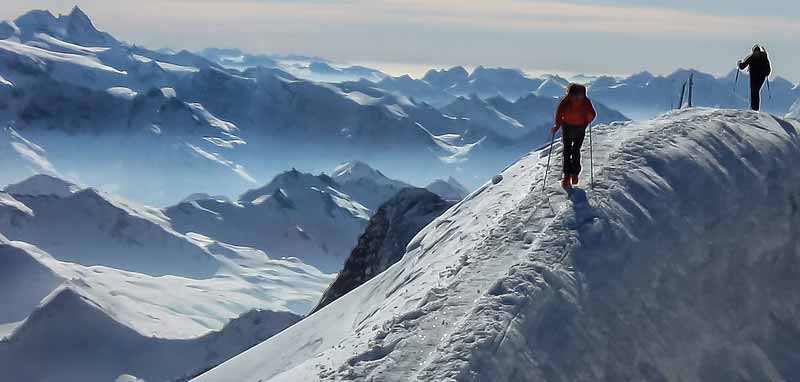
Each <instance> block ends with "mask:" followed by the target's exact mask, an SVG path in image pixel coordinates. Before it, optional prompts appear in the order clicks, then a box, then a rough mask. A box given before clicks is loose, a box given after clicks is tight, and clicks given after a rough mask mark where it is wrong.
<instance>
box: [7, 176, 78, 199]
mask: <svg viewBox="0 0 800 382" xmlns="http://www.w3.org/2000/svg"><path fill="white" fill-rule="evenodd" d="M80 190H81V187H78V186H77V185H75V184H72V183H70V182H67V181H65V180H62V179H59V178H56V177H54V176H50V175H46V174H37V175H34V176H32V177H30V178H28V179H25V180H23V181H21V182H19V183H15V184H12V185H8V186H6V187H5V188H4V189H3V191H5V192H6V193H9V194H17V195H29V196H48V195H51V196H59V197H62V198H63V197H68V196H71V195H72V194H74V193H76V192H78V191H80Z"/></svg>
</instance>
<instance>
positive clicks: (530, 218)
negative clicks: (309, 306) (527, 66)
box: [196, 109, 800, 382]
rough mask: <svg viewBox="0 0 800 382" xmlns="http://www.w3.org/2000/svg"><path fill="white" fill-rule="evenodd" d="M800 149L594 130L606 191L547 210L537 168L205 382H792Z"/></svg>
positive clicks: (782, 124) (598, 179)
mask: <svg viewBox="0 0 800 382" xmlns="http://www.w3.org/2000/svg"><path fill="white" fill-rule="evenodd" d="M798 129H800V123H797V122H787V121H784V120H780V119H776V118H774V117H771V116H769V115H766V114H759V113H754V112H746V111H733V110H712V109H690V110H684V111H681V112H674V113H670V114H667V115H665V116H662V117H660V118H658V119H656V120H653V121H649V122H642V123H628V124H616V125H610V126H600V127H598V128H597V129H596V131H595V137H594V150H595V151H594V153H595V157H594V166H595V174H594V180H595V187H594V189H593V190H586V191H584V190H581V189H577V190H576V191H575V192H574V194H573V195H572V196H571V198H570V199H567V198H566V197H565V196H564V195H563V192H562V191H561V190H560V189H557V186H556V182H557V177H558V173H559V171H560V168H559V165H558V163H557V162H558V161H553V163H554V164H555V166H554V168H552V169H551V170H552V171H551V174H552V177H551V178H550V179H547V180H546V185H547V192H546V194H545V195H546V197H543V196H542V194H541V193H540V189H539V188H538V187H537V186H539V185H540V184H541V183H540V181H541V180H542V177H543V175H544V165H545V162H546V160H547V150H542V151H540V152H535V153H532V154H531V155H529V156H527V157H525V158H523V159H522V160H520V161H519V162H518V163H516V164H514V165H513V166H511V167H509V168H508V169H507V170H505V171H504V172H503V173H502V176H501V177H500V176H498V177H496V178H495V179H494V181H493V182H489V183H487V184H486V185H484V186H483V187H482V188H480V189H479V190H477V191H475V192H473V193H472V194H471V195H470V196H469V197H468V198H467V199H466V200H464V201H462V202H461V203H459V204H457V205H456V206H454V207H453V208H451V209H450V210H448V211H447V212H446V213H445V214H444V215H442V216H441V217H439V218H438V219H436V220H434V221H433V222H432V223H431V224H429V225H428V226H427V227H426V228H425V229H424V230H423V231H422V232H420V233H419V234H418V235H417V236H416V238H415V239H413V240H412V241H411V243H410V244H409V245H408V247H407V253H406V254H405V256H404V257H403V259H402V260H401V261H400V262H398V263H397V264H395V265H394V266H393V267H391V268H389V269H388V270H387V271H386V272H384V273H382V274H381V275H379V276H377V277H376V278H374V279H372V280H371V281H369V282H368V283H366V284H365V285H363V286H361V287H359V288H358V289H356V290H354V291H352V292H351V293H349V294H347V295H345V296H343V297H341V298H340V299H339V300H337V301H335V302H334V303H332V304H331V305H328V306H327V307H325V308H323V309H322V310H320V311H318V312H316V313H315V314H313V315H312V316H310V317H309V318H307V319H305V320H303V321H301V322H300V323H298V324H296V325H294V326H293V327H291V328H289V329H287V330H286V331H284V332H282V333H280V334H279V335H277V336H275V337H273V338H271V339H270V340H267V341H266V342H264V343H262V344H261V345H258V346H256V347H254V348H253V349H251V350H249V351H247V352H245V353H243V354H242V355H240V356H237V357H235V358H234V359H232V360H230V361H228V362H226V363H224V364H223V365H221V366H220V367H218V368H215V369H213V370H211V371H209V372H208V373H206V374H204V375H202V376H200V377H199V378H197V379H196V381H198V382H208V381H231V380H236V381H318V380H322V381H333V380H345V379H347V380H375V381H407V380H421V381H456V380H469V381H473V380H474V381H477V380H492V381H519V380H555V379H559V380H571V381H596V380H611V379H613V380H652V379H658V380H684V381H701V380H702V381H707V380H726V379H729V378H730V377H731V376H733V375H759V376H762V377H763V378H761V377H760V379H764V380H791V379H792V377H793V376H797V375H798V374H799V373H800V366H798V364H797V363H796V362H793V361H792V359H793V358H792V356H790V353H791V350H789V349H793V348H794V346H795V345H794V344H797V342H796V341H797V337H796V333H798V332H800V324H798V323H800V311H798V310H797V306H800V293H798V291H797V288H793V287H792V286H793V285H794V283H795V280H796V275H795V274H794V273H796V272H795V271H794V270H796V267H797V262H798V252H797V245H796V244H797V243H796V241H797V239H796V237H797V236H796V235H795V234H794V233H795V232H797V231H798V229H800V212H798V208H797V205H798V204H800V195H798V193H797V187H796V185H797V184H800V173H798V172H796V171H793V170H792V169H793V166H794V164H795V163H797V162H798V160H800V135H798ZM353 307H363V309H353ZM332 323H336V324H335V325H332ZM787 352H789V353H787ZM266 360H268V361H266ZM731 373H732V374H731Z"/></svg>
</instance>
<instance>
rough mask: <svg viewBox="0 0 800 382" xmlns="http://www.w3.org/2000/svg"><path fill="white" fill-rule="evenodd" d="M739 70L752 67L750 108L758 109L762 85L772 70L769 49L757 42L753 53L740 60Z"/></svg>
mask: <svg viewBox="0 0 800 382" xmlns="http://www.w3.org/2000/svg"><path fill="white" fill-rule="evenodd" d="M738 65H739V70H744V69H745V68H747V67H749V68H750V108H752V109H753V110H756V111H758V110H759V109H760V106H761V87H762V86H764V81H766V79H767V78H768V77H769V74H770V73H771V72H772V67H771V66H770V63H769V57H768V56H767V50H766V49H764V47H762V46H760V45H758V44H756V45H754V46H753V53H751V54H750V55H749V56H747V58H745V59H744V60H742V61H739V63H738Z"/></svg>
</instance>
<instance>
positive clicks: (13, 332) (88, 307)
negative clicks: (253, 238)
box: [0, 175, 333, 382]
mask: <svg viewBox="0 0 800 382" xmlns="http://www.w3.org/2000/svg"><path fill="white" fill-rule="evenodd" d="M6 190H7V191H9V192H13V194H8V193H5V192H0V307H2V309H0V369H2V370H3V371H4V375H5V376H6V377H8V378H10V380H50V379H55V380H80V381H87V382H89V381H98V382H100V381H109V380H115V379H116V377H117V376H119V375H121V374H123V373H127V374H134V375H137V376H140V377H144V378H145V379H147V380H172V379H175V378H179V377H191V376H193V375H196V374H197V373H199V372H201V371H203V370H206V369H208V368H210V367H212V366H214V365H216V364H218V363H220V362H222V361H224V360H226V359H228V358H230V357H231V356H233V355H235V354H238V353H239V352H241V351H243V350H245V349H247V348H249V347H251V346H252V345H254V344H256V343H257V342H259V341H261V340H263V339H266V338H268V337H269V336H271V335H273V334H275V333H277V332H278V331H280V330H282V329H284V328H285V327H287V326H289V325H291V324H292V323H294V322H295V321H297V320H298V319H299V316H300V315H301V314H305V313H307V312H308V311H309V310H311V308H313V306H314V304H315V303H316V302H317V300H318V298H319V296H320V295H321V293H322V292H323V290H324V288H325V287H326V286H327V285H328V284H329V283H330V281H332V279H333V276H332V275H326V274H323V273H322V272H320V271H319V270H318V269H316V268H314V267H313V266H310V265H308V264H305V263H303V262H301V261H300V260H298V259H296V258H292V259H276V258H270V257H269V256H267V254H265V253H264V252H262V251H259V250H257V249H253V248H247V247H243V246H235V245H231V244H227V243H224V242H221V241H219V240H216V239H212V238H209V237H206V236H203V235H200V234H197V233H186V234H181V233H178V232H176V231H175V229H173V227H172V222H170V221H169V218H168V217H167V216H166V215H165V214H164V213H163V212H162V211H161V210H157V209H153V208H149V207H143V206H138V205H135V204H133V203H130V202H127V201H124V200H118V199H116V198H114V197H113V196H111V195H108V194H104V193H100V192H98V191H96V190H94V189H91V188H87V189H83V190H76V187H75V186H74V185H72V184H71V183H68V182H66V181H63V180H60V179H57V178H53V177H48V176H43V175H39V176H36V177H33V178H31V179H28V180H26V181H23V182H21V183H19V184H16V185H13V186H9V187H7V188H6ZM254 308H255V309H263V310H264V311H262V312H252V313H246V312H248V311H250V310H252V309H254ZM243 314H244V316H242V315H243ZM240 316H241V318H239V319H236V320H234V321H233V322H229V321H230V320H231V319H235V318H237V317H240ZM212 331H221V332H215V333H212ZM76 349H81V350H80V351H76ZM143 353H146V354H147V356H145V357H144V358H142V357H132V356H130V354H143ZM99 360H102V361H101V363H102V364H103V367H97V364H98V361H99ZM43 364H46V365H48V367H47V368H42V367H40V365H43Z"/></svg>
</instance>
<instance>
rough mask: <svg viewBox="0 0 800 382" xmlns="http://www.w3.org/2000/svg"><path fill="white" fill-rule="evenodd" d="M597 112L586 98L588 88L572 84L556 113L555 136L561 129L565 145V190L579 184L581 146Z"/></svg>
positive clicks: (562, 182) (563, 182) (562, 180)
mask: <svg viewBox="0 0 800 382" xmlns="http://www.w3.org/2000/svg"><path fill="white" fill-rule="evenodd" d="M596 116H597V112H596V111H595V110H594V106H593V105H592V101H590V100H589V98H588V97H586V87H585V86H583V85H579V84H570V85H569V87H567V95H566V96H564V98H562V99H561V102H560V103H559V104H558V111H556V125H555V127H553V135H555V133H556V132H558V130H559V129H560V128H562V127H563V129H564V131H563V132H562V133H561V141H562V143H563V144H564V150H563V154H562V155H563V159H564V177H563V178H562V179H561V187H563V188H564V189H565V190H569V189H570V188H572V185H573V184H578V174H580V173H581V146H582V145H583V138H584V137H585V135H586V127H588V126H589V124H590V123H592V121H594V118H595V117H596Z"/></svg>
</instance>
